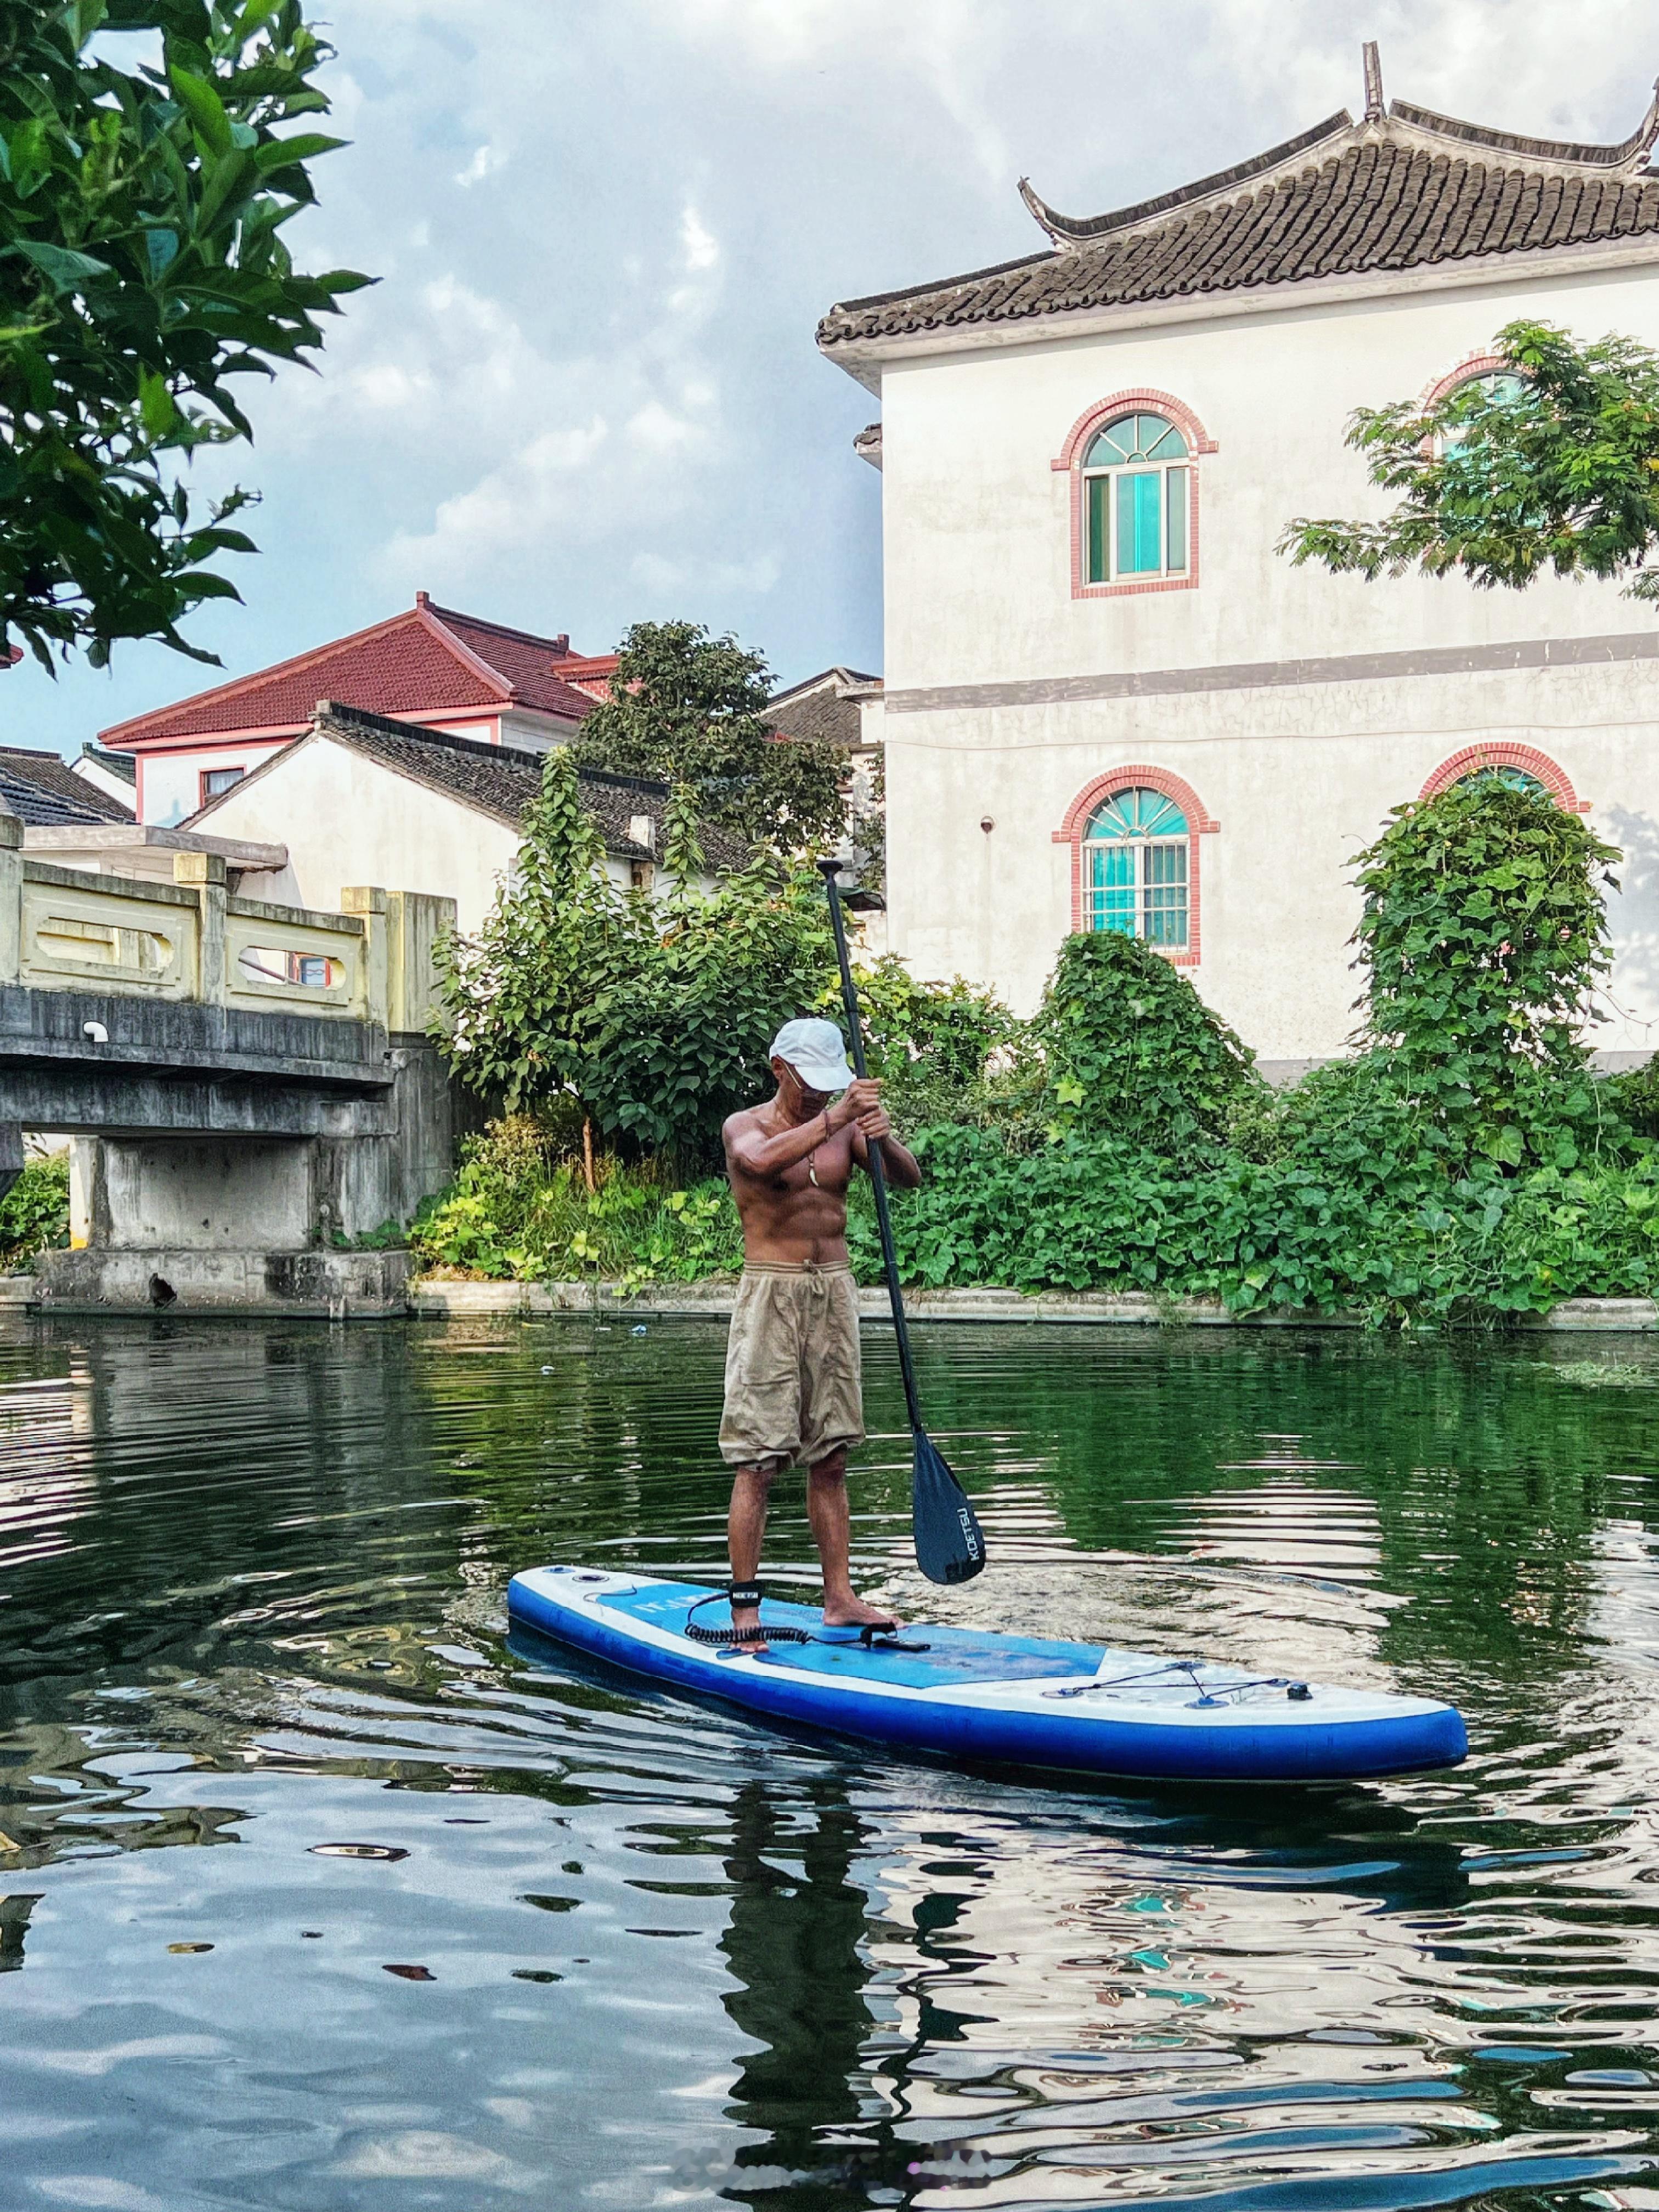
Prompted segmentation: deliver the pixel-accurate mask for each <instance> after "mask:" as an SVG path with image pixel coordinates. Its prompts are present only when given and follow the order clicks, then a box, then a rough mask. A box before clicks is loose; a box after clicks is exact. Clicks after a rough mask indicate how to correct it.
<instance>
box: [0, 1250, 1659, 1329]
mask: <svg viewBox="0 0 1659 2212" xmlns="http://www.w3.org/2000/svg"><path fill="white" fill-rule="evenodd" d="M314 1257H315V1259H316V1261H318V1263H319V1266H320V1265H321V1264H322V1263H324V1262H325V1261H328V1262H332V1263H333V1265H334V1271H335V1272H336V1273H338V1274H339V1276H340V1278H341V1279H339V1280H338V1281H331V1282H330V1283H329V1284H328V1285H326V1286H325V1285H322V1284H321V1283H320V1282H319V1283H317V1284H314V1285H313V1284H312V1283H310V1282H309V1281H307V1283H306V1285H304V1286H303V1288H301V1285H298V1284H291V1283H289V1281H288V1280H287V1279H283V1280H281V1281H276V1280H273V1281H270V1282H260V1283H257V1284H256V1283H253V1282H251V1281H242V1280H240V1279H238V1280H237V1281H234V1282H233V1281H231V1280H230V1279H228V1278H227V1279H226V1281H225V1282H224V1283H223V1284H222V1285H221V1286H219V1288H218V1291H217V1294H216V1295H211V1296H209V1297H202V1296H201V1295H200V1294H199V1291H198V1292H197V1295H196V1296H190V1295H188V1294H186V1295H185V1296H184V1297H179V1298H178V1299H176V1300H163V1301H161V1308H160V1310H165V1311H166V1312H167V1313H168V1314H170V1315H173V1316H176V1317H178V1318H179V1319H187V1318H190V1317H191V1316H197V1315H202V1316H206V1315H212V1314H220V1315H234V1314H237V1313H241V1314H244V1315H246V1316H281V1315H283V1314H288V1315H294V1316H310V1317H315V1318H322V1317H325V1316H327V1317H330V1318H333V1319H336V1320H354V1319H359V1318H362V1319H371V1318H373V1319H391V1318H393V1317H398V1316H413V1317H414V1318H415V1319H416V1320H417V1321H497V1320H500V1321H529V1320H534V1319H538V1318H541V1317H542V1316H549V1315H553V1314H565V1315H569V1316H580V1315H591V1314H593V1313H602V1314H604V1315H605V1316H607V1317H608V1318H611V1319H613V1320H629V1319H631V1320H634V1321H645V1320H650V1319H653V1318H661V1319H667V1318H670V1317H673V1318H677V1319H686V1318H693V1319H696V1318H699V1317H701V1318H704V1319H713V1320H720V1319H723V1318H724V1317H725V1316H726V1315H727V1314H729V1313H730V1312H731V1310H732V1298H733V1297H734V1295H735V1293H736V1287H737V1286H736V1285H735V1284H734V1283H733V1282H731V1281H729V1280H726V1281H716V1282H707V1283H673V1284H663V1283H658V1284H653V1285H648V1286H647V1288H645V1289H643V1290H639V1291H634V1292H633V1293H631V1294H630V1295H628V1296H623V1294H622V1292H621V1291H619V1289H618V1287H617V1285H616V1284H615V1283H598V1284H594V1283H465V1282H435V1281H429V1280H424V1279H419V1278H416V1279H414V1280H412V1281H410V1282H408V1283H407V1284H405V1283H404V1281H403V1279H402V1263H403V1261H404V1255H403V1254H401V1253H380V1254H368V1253H363V1254H343V1253H342V1254H326V1255H325V1254H320V1253H319V1254H317V1255H314ZM359 1277H361V1278H362V1279H359ZM147 1289H148V1286H147V1285H146V1286H144V1287H143V1288H141V1287H140V1286H139V1285H137V1283H136V1282H135V1284H134V1285H133V1286H132V1295H131V1297H128V1298H124V1299H123V1300H121V1302H120V1303H119V1304H112V1303H110V1302H107V1301H105V1300H103V1299H100V1298H98V1297H96V1296H95V1295H89V1296H88V1297H85V1298H83V1299H76V1300H71V1299H66V1298H64V1297H59V1296H58V1295H56V1294H53V1293H52V1292H51V1291H46V1286H45V1285H43V1284H42V1282H41V1280H40V1278H38V1277H36V1276H33V1275H0V1309H4V1308H7V1307H9V1308H12V1309H21V1310H28V1311H35V1312H47V1313H74V1314H94V1313H100V1312H103V1313H116V1312H123V1313H127V1314H131V1313H132V1312H133V1311H135V1310H145V1308H146V1306H147V1305H149V1304H151V1301H150V1300H149V1298H148V1297H147V1296H146V1291H147ZM43 1292H44V1293H45V1294H43ZM296 1292H298V1293H299V1294H298V1295H296ZM319 1294H320V1295H319ZM859 1305H860V1310H861V1312H862V1314H863V1316H864V1318H865V1319H866V1321H884V1320H885V1319H886V1317H887V1293H886V1291H882V1290H864V1291H860V1293H859ZM331 1308H332V1311H330V1309H331ZM904 1310H905V1312H906V1314H907V1316H908V1317H909V1319H910V1320H911V1321H913V1322H1018V1323H1023V1324H1025V1325H1026V1326H1030V1324H1032V1323H1036V1322H1072V1323H1075V1322H1088V1323H1093V1324H1096V1325H1097V1326H1101V1327H1105V1328H1161V1327H1179V1328H1256V1329H1261V1328H1338V1329H1355V1328H1363V1327H1364V1321H1363V1319H1362V1317H1361V1316H1359V1315H1358V1314H1352V1313H1334V1314H1326V1313H1314V1312H1306V1311H1304V1312H1298V1311H1294V1310H1275V1311H1273V1312H1270V1313H1260V1314H1248V1315H1239V1314H1231V1313H1229V1312H1228V1311H1227V1310H1226V1308H1225V1306H1223V1305H1222V1304H1220V1303H1219V1302H1218V1301H1217V1300H1214V1299H1207V1298H1154V1297H1148V1296H1146V1293H1144V1292H1142V1291H1036V1292H1033V1293H1029V1294H1028V1293H1027V1292H1025V1291H1004V1290H951V1291H907V1292H906V1294H905V1300H904ZM1516 1326H1517V1327H1518V1328H1522V1329H1529V1330H1532V1329H1544V1330H1550V1331H1558V1330H1559V1331H1566V1332H1574V1331H1577V1332H1585V1331H1589V1332H1595V1331H1601V1332H1612V1333H1615V1334H1654V1333H1659V1302H1656V1301H1655V1300H1654V1299H1652V1298H1570V1299H1567V1300H1566V1301H1565V1303H1564V1304H1560V1305H1559V1306H1556V1307H1554V1308H1553V1310H1551V1311H1550V1312H1548V1313H1547V1314H1526V1315H1521V1316H1517V1317H1516Z"/></svg>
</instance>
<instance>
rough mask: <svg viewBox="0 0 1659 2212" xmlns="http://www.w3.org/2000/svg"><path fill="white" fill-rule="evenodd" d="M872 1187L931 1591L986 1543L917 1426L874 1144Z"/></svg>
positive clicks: (844, 984)
mask: <svg viewBox="0 0 1659 2212" xmlns="http://www.w3.org/2000/svg"><path fill="white" fill-rule="evenodd" d="M818 866H819V867H820V868H821V869H822V870H823V882H824V888H825V889H826V890H828V892H829V922H830V927H832V928H833V929H834V931H835V933H836V959H837V960H838V961H839V962H840V963H841V995H842V1005H843V1006H845V1008H846V1010H847V1027H848V1032H849V1035H850V1036H851V1040H852V1047H853V1072H854V1074H855V1075H858V1076H860V1077H861V1076H862V1075H863V1073H864V1029H863V1024H861V1023H860V1019H859V994H858V992H857V990H856V988H855V987H854V982H853V966H852V963H851V962H850V961H849V960H848V957H847V930H846V926H845V924H844V923H843V921H842V911H841V886H840V884H837V883H836V874H837V872H839V870H840V867H841V862H840V861H839V860H820V861H819V862H818ZM870 1182H871V1187H872V1189H873V1190H874V1192H875V1194H876V1220H877V1223H878V1226H879V1227H880V1230H881V1256H882V1262H883V1264H884V1267H886V1270H887V1296H888V1299H889V1302H890V1304H891V1306H892V1309H893V1333H894V1334H895V1335H896V1337H897V1338H898V1356H899V1371H900V1373H901V1374H902V1376H903V1377H904V1402H905V1405H906V1407H908V1410H909V1414H910V1433H911V1434H912V1436H914V1437H915V1442H916V1456H915V1473H914V1475H913V1477H912V1480H911V1486H910V1500H911V1504H910V1511H911V1518H912V1521H913V1522H914V1524H915V1539H916V1565H918V1566H919V1567H920V1568H921V1571H922V1572H923V1574H925V1575H926V1576H927V1579H928V1581H929V1582H930V1583H966V1582H971V1581H972V1580H973V1578H974V1577H975V1575H976V1574H977V1573H978V1572H979V1571H980V1569H981V1567H982V1566H983V1565H985V1537H984V1534H983V1532H982V1531H981V1528H980V1525H979V1522H978V1521H977V1520H976V1519H975V1515H974V1509H973V1507H972V1506H971V1505H970V1504H969V1503H968V1494H967V1492H965V1491H964V1490H963V1486H962V1485H961V1484H960V1483H959V1482H958V1481H957V1479H956V1477H955V1475H953V1474H951V1470H950V1468H949V1467H948V1466H947V1465H946V1463H945V1458H944V1455H942V1454H941V1452H940V1451H939V1448H938V1446H937V1445H936V1444H935V1443H933V1439H932V1438H931V1437H929V1436H928V1434H927V1430H926V1429H924V1428H923V1427H922V1425H921V1407H920V1406H919V1405H918V1404H917V1402H916V1370H915V1367H914V1366H913V1365H912V1364H911V1362H910V1332H909V1329H908V1328H907V1326H906V1324H905V1319H904V1297H903V1294H902V1291H900V1289H899V1275H898V1257H897V1255H896V1253H895V1252H894V1250H893V1225H892V1223H891V1221H890V1219H889V1218H888V1214H887V1178H886V1176H884V1174H883V1172H882V1163H881V1140H880V1139H879V1138H874V1139H872V1140H871V1144H870Z"/></svg>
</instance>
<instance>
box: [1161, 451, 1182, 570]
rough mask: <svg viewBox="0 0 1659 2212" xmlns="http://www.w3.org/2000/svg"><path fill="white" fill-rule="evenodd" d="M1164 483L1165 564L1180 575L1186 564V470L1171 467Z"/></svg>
mask: <svg viewBox="0 0 1659 2212" xmlns="http://www.w3.org/2000/svg"><path fill="white" fill-rule="evenodd" d="M1164 506H1165V507H1166V509H1167V523H1168V532H1167V536H1166V538H1165V541H1164V542H1165V543H1166V544H1167V545H1168V546H1169V549H1170V554H1169V561H1168V564H1167V565H1168V567H1169V568H1170V573H1171V574H1173V575H1180V574H1182V571H1183V570H1184V569H1185V568H1186V566H1187V471H1186V470H1185V469H1171V470H1170V471H1169V473H1168V474H1167V475H1166V476H1165V477H1164Z"/></svg>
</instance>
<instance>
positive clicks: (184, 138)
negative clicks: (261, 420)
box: [0, 0, 368, 669]
mask: <svg viewBox="0 0 1659 2212" xmlns="http://www.w3.org/2000/svg"><path fill="white" fill-rule="evenodd" d="M112 33H137V34H140V41H139V44H138V52H137V54H136V55H134V56H133V57H132V58H133V59H134V60H135V61H136V62H137V66H136V67H134V68H131V69H124V68H122V67H121V66H119V64H118V58H117V54H118V47H119V46H121V45H122V44H123V43H124V42H123V41H121V40H117V39H116V38H114V37H112V35H111V34H112ZM329 52H330V49H329V48H328V47H326V46H324V45H323V44H322V42H321V41H320V40H319V38H318V37H317V34H316V33H315V32H314V31H313V29H312V28H311V27H310V26H309V25H308V24H307V22H306V21H305V20H304V18H303V16H302V15H301V7H300V0H46V4H42V0H0V647H5V646H7V645H9V643H10V642H11V641H12V640H13V639H14V638H15V639H18V640H21V641H22V643H23V644H25V645H27V647H29V648H30V650H31V651H32V652H33V653H34V655H35V657H36V659H38V660H40V662H41V663H42V664H43V665H45V666H46V667H47V668H48V669H50V668H52V654H53V651H54V649H56V650H57V651H58V652H60V653H64V654H67V653H70V651H72V650H75V649H76V648H83V649H84V650H85V652H86V653H87V656H88V659H89V660H90V661H91V662H92V663H93V665H94V666H101V665H103V664H104V663H105V662H106V661H107V659H108V658H109V653H110V648H111V646H112V644H113V642H114V641H116V640H117V639H119V638H137V637H153V638H159V639H161V640H162V641H165V642H166V643H167V644H168V645H170V646H172V647H173V648H174V649H175V650H176V651H178V652H180V653H188V654H190V655H191V658H192V659H198V660H210V659H213V658H214V656H213V655H211V654H210V653H204V652H201V651H200V650H198V649H197V647H193V646H191V645H189V644H188V643H186V641H185V639H184V638H183V637H182V636H181V635H180V634H179V627H178V626H179V623H180V622H181V621H182V620H184V619H185V617H187V616H188V615H189V614H190V613H191V611H192V610H193V609H194V608H196V607H197V606H198V605H200V604H201V603H202V602H203V601H204V600H205V599H234V598H236V597H237V596H238V594H237V592H236V591H235V588H234V586H233V585H232V584H231V583H230V582H229V580H228V579H227V578H226V577H224V576H222V575H221V574H219V573H218V572H217V571H216V569H215V568H213V567H212V566H211V565H210V564H211V563H212V562H213V561H214V560H215V559H216V556H219V555H221V554H222V553H227V552H252V551H253V550H255V549H254V547H253V546H252V543H251V542H250V540H249V539H248V538H246V536H245V535H244V534H243V533H242V532H240V530H236V529H233V528H231V527H230V526H229V520H230V518H231V516H232V515H233V514H234V513H236V512H237V511H238V510H239V509H240V508H241V507H244V506H246V504H247V496H246V495H245V494H243V493H242V492H240V491H233V492H232V493H230V494H229V495H228V496H227V497H225V498H222V499H221V500H218V501H215V502H213V503H211V504H210V506H209V507H207V508H206V509H205V511H203V510H202V508H201V507H200V503H199V501H197V502H195V503H192V501H191V497H190V495H189V494H188V492H187V490H186V489H185V485H184V483H183V482H182V480H181V477H180V466H181V465H182V464H185V463H186V462H187V461H188V460H189V458H190V456H191V453H194V452H195V450H196V449H197V447H202V446H206V445H214V444H220V443H225V442H228V441H235V440H238V439H251V438H252V428H251V426H250V424H249V422H248V420H247V417H246V415H245V414H244V413H243V411H242V409H241V406H240V404H239V402H238V400H237V398H236V397H235V395H234V390H233V380H234V379H235V378H238V377H246V376H249V375H264V376H270V375H272V374H275V370H276V364H277V363H279V362H292V361H299V360H302V359H304V357H305V356H306V355H307V353H309V352H311V351H313V350H314V349H316V348H317V347H318V346H319V345H320V344H321V343H322V333H321V331H320V329H319V324H318V320H317V318H318V317H319V315H323V314H326V313H335V312H337V301H338V299H339V297H340V295H342V294H343V293H346V292H349V291H351V290H354V289H356V288H357V287H358V286H359V285H362V284H363V283H368V278H366V277H363V276H357V275H356V274H354V273H351V272H347V271H341V270H335V271H333V272H331V273H329V274H326V275H323V276H304V275H301V273H300V272H298V271H297V270H295V266H294V263H293V260H292V258H291V256H290V254H289V249H288V246H287V245H286V243H285V242H284V240H283V235H282V233H283V226H284V225H285V224H286V223H288V222H289V220H290V219H291V218H292V217H293V216H295V215H296V214H298V213H299V212H300V211H301V210H302V209H303V208H306V207H307V206H309V205H310V204H312V201H313V186H312V181H311V176H310V173H309V165H310V164H311V163H312V162H313V161H315V160H316V158H317V157H318V156H319V155H323V154H325V153H327V152H328V151H329V150H330V149H331V148H333V147H335V146H337V145H338V144H340V143H342V142H341V141H339V140H338V139H335V138H330V137H323V136H321V135H320V134H319V133H317V132H316V131H297V132H287V133H285V132H284V131H283V126H284V125H289V124H291V123H293V122H294V121H295V119H296V118H302V117H306V116H314V115H318V114H320V113H322V112H325V111H326V109H327V107H328V104H329V103H328V100H327V98H326V96H325V94H324V93H323V92H322V91H321V90H320V89H319V88H318V86H317V84H316V83H315V82H314V77H315V73H316V71H317V69H318V67H319V64H321V63H322V62H323V61H324V60H325V58H327V55H328V53H329ZM140 56H142V57H143V58H139V57H140ZM121 58H122V59H125V58H127V57H126V56H125V54H123V55H122V56H121Z"/></svg>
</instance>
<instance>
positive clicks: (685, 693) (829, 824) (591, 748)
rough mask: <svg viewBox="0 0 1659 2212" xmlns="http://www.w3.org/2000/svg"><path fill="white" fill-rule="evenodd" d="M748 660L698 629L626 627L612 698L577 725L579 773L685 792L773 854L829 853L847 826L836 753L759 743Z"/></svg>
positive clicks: (793, 742)
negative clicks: (650, 779)
mask: <svg viewBox="0 0 1659 2212" xmlns="http://www.w3.org/2000/svg"><path fill="white" fill-rule="evenodd" d="M771 690H772V685H771V677H770V674H769V671H768V669H767V665H766V662H765V660H764V659H763V656H762V655H761V654H760V653H750V652H749V651H748V650H746V648H745V647H743V646H740V645H739V644H738V641H737V640H736V639H735V638H733V637H730V636H727V637H711V636H710V635H709V634H708V630H707V629H705V628H704V627H703V625H702V623H689V622H671V623H635V625H634V627H633V628H632V629H630V630H629V633H628V635H627V636H626V637H624V638H623V642H622V649H621V653H620V657H619V659H618V660H617V673H616V676H615V677H614V678H613V679H612V682H611V696H610V698H609V699H607V700H605V702H603V703H602V704H601V705H599V707H597V708H595V709H594V711H593V713H592V714H590V715H589V716H588V717H587V720H586V721H585V722H584V723H583V724H582V726H581V729H580V734H579V735H578V737H577V738H576V741H575V744H576V754H577V757H578V759H579V760H580V761H581V762H582V763H584V764H585V765H586V766H589V767H592V768H603V769H611V770H613V771H615V772H616V773H618V774H621V775H648V776H654V777H656V778H658V779H659V781H663V782H665V783H672V784H685V785H688V786H689V787H690V789H691V790H692V791H693V792H694V793H696V802H697V806H698V808H699V810H700V811H701V812H702V815H703V817H705V819H707V820H708V821H710V822H716V823H720V824H721V826H722V827H724V828H726V829H732V830H733V831H735V832H736V833H737V835H738V836H740V837H743V838H745V839H747V840H748V841H749V842H751V843H762V844H766V845H769V846H770V847H771V848H773V849H774V851H775V852H779V853H783V854H796V853H800V852H805V851H806V850H808V849H810V848H814V847H820V848H821V847H824V846H828V845H833V844H834V843H835V842H836V840H837V839H838V838H839V837H840V836H841V834H842V829H843V827H844V824H845V820H846V811H845V804H844V801H843V799H842V779H843V777H844V775H845V774H846V769H847V758H846V755H845V753H844V751H843V750H842V748H841V747H840V746H838V745H831V744H822V743H814V742H811V741H809V740H806V739H804V738H782V739H777V738H773V737H771V736H770V735H769V729H770V724H769V721H768V720H767V706H768V702H769V699H770V697H771Z"/></svg>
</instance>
